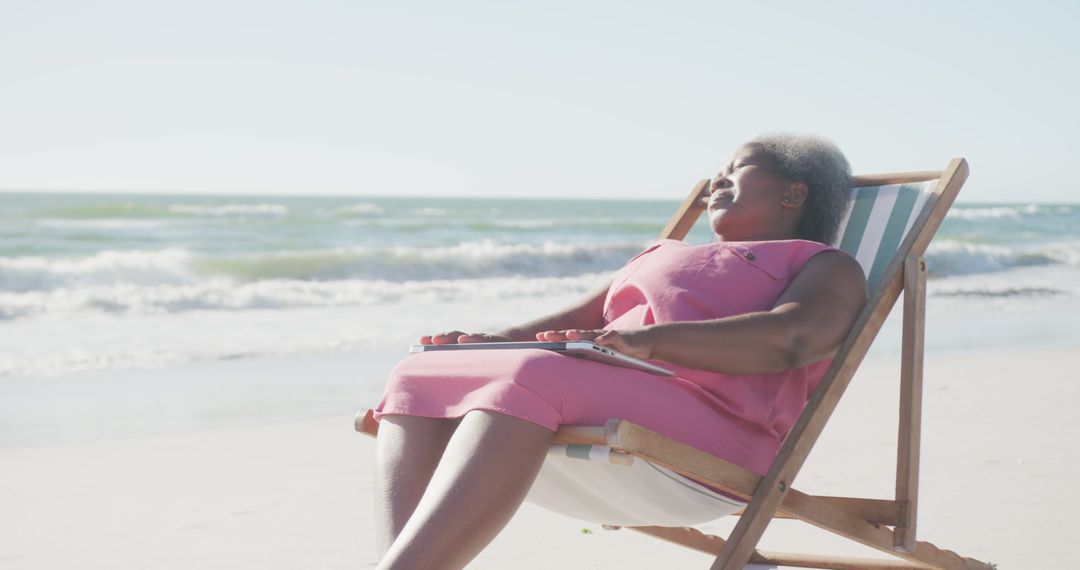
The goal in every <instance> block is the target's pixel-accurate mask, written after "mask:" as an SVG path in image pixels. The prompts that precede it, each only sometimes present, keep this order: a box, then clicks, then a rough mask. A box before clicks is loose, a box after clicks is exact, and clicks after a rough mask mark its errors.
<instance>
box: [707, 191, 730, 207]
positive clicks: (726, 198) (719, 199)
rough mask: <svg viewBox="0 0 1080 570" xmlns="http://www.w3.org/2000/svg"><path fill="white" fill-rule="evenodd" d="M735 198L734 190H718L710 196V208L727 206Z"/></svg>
mask: <svg viewBox="0 0 1080 570" xmlns="http://www.w3.org/2000/svg"><path fill="white" fill-rule="evenodd" d="M734 199H735V194H734V193H732V192H717V193H716V194H713V195H712V197H710V198H709V209H710V210H714V209H716V208H726V207H727V206H728V205H729V204H731V201H732V200H734Z"/></svg>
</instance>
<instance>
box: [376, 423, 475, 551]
mask: <svg viewBox="0 0 1080 570" xmlns="http://www.w3.org/2000/svg"><path fill="white" fill-rule="evenodd" d="M460 422H461V418H425V417H420V416H406V415H398V414H391V415H384V416H383V417H382V419H381V420H380V421H379V437H378V438H377V439H376V442H375V543H376V548H378V553H379V557H380V558H381V557H382V556H383V555H384V554H386V551H387V550H388V549H389V548H390V545H391V544H393V543H394V539H395V538H397V535H398V533H399V532H401V528H402V527H404V526H405V522H406V521H408V520H409V517H410V516H412V513H413V510H414V509H416V504H417V503H419V502H420V497H421V496H423V494H424V489H425V488H427V485H428V481H430V480H431V475H432V473H434V472H435V467H436V466H437V465H438V464H439V458H440V457H442V455H443V450H445V449H446V444H447V442H449V441H450V436H451V435H453V434H454V428H456V427H457V424H458V423H460Z"/></svg>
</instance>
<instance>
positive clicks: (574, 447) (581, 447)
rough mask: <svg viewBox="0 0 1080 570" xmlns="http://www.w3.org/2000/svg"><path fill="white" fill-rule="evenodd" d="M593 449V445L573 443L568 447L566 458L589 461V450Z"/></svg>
mask: <svg viewBox="0 0 1080 570" xmlns="http://www.w3.org/2000/svg"><path fill="white" fill-rule="evenodd" d="M590 449H592V446H591V445H585V444H583V443H572V444H569V445H567V446H566V456H567V457H574V458H577V459H584V460H585V461H588V460H589V450H590Z"/></svg>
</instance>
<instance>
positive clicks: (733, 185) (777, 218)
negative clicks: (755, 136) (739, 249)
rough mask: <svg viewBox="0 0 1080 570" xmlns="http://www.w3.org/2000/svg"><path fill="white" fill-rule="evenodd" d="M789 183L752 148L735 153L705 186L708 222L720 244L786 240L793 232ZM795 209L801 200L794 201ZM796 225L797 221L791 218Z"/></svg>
mask: <svg viewBox="0 0 1080 570" xmlns="http://www.w3.org/2000/svg"><path fill="white" fill-rule="evenodd" d="M792 186H793V183H792V181H791V180H788V179H786V178H784V177H783V176H781V175H780V174H779V173H777V172H776V170H775V168H774V167H773V164H772V161H771V160H770V159H769V158H768V157H767V156H766V155H765V154H764V153H763V152H761V150H760V148H759V147H757V146H755V145H749V144H748V145H743V146H741V147H739V148H738V149H736V150H735V152H734V154H732V156H731V158H730V159H729V160H728V163H727V164H726V165H725V166H724V169H723V170H722V171H720V173H719V174H717V175H716V178H713V180H712V182H711V183H710V185H709V205H708V212H709V222H710V225H711V226H712V229H713V232H715V233H716V234H717V235H718V236H720V238H721V239H723V240H724V241H757V240H765V239H786V238H789V237H790V236H789V235H786V234H788V233H790V232H792V231H793V229H794V228H793V227H789V226H791V222H792V218H791V216H792V212H791V209H792V205H793V202H792V200H793V198H792V195H791V194H792V192H791V189H792ZM794 199H795V200H797V202H798V204H794V205H795V206H798V205H799V204H801V202H802V199H801V197H799V196H796V197H795V198H794ZM795 221H797V217H796V218H795Z"/></svg>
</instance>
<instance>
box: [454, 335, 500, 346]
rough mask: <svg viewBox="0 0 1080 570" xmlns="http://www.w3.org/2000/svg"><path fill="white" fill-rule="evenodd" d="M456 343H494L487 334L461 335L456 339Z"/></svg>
mask: <svg viewBox="0 0 1080 570" xmlns="http://www.w3.org/2000/svg"><path fill="white" fill-rule="evenodd" d="M457 341H458V342H459V343H461V344H467V343H470V342H494V339H492V338H491V335H488V334H463V335H461V336H459V337H458V338H457Z"/></svg>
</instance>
